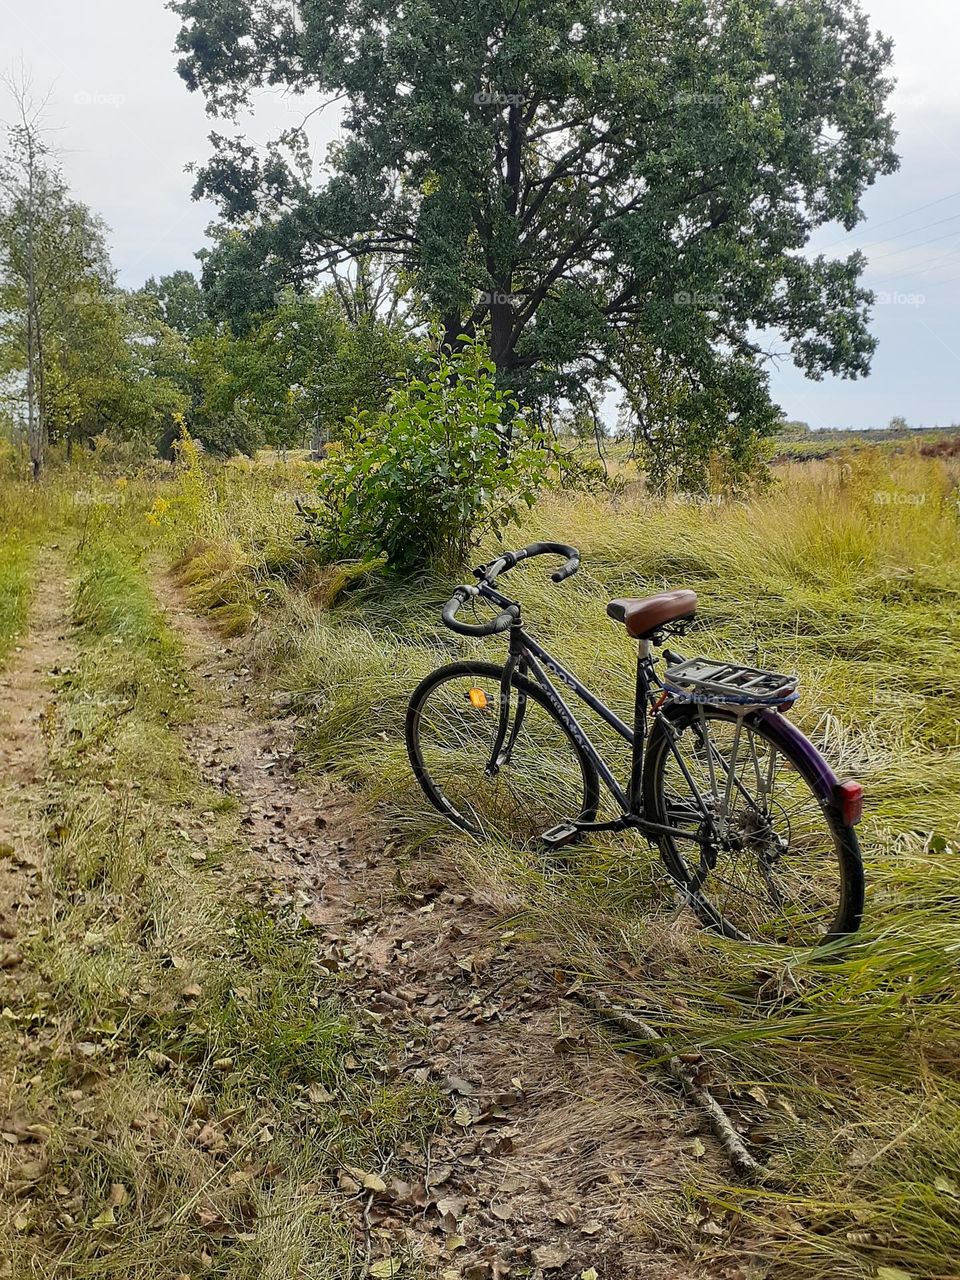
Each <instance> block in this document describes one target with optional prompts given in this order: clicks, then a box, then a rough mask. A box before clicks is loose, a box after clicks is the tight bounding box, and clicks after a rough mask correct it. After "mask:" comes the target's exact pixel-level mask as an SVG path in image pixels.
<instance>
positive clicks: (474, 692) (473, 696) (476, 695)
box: [467, 689, 487, 711]
mask: <svg viewBox="0 0 960 1280" xmlns="http://www.w3.org/2000/svg"><path fill="white" fill-rule="evenodd" d="M467 697H468V698H469V699H470V701H471V702H472V703H473V705H474V706H475V707H479V708H480V710H481V711H482V710H483V708H484V707H485V706H486V705H487V695H486V694H485V693H484V692H483V690H482V689H471V690H470V692H469V693H468V694H467Z"/></svg>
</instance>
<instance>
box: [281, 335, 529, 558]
mask: <svg viewBox="0 0 960 1280" xmlns="http://www.w3.org/2000/svg"><path fill="white" fill-rule="evenodd" d="M494 374H495V370H494V365H493V363H492V362H491V360H490V359H489V357H488V355H487V354H486V352H485V350H484V348H483V346H482V345H481V344H480V343H478V342H468V343H467V344H466V345H465V346H464V347H463V348H462V350H461V351H459V352H457V353H456V354H452V353H451V352H450V351H449V350H447V349H444V348H443V347H442V346H441V345H440V344H439V343H438V344H437V345H436V347H435V349H434V350H433V352H432V354H431V357H430V360H429V362H428V365H427V370H426V373H425V376H424V378H423V379H421V378H409V379H407V381H406V382H404V383H403V384H402V385H401V386H399V387H398V388H396V389H395V390H394V391H393V392H392V393H391V396H390V400H389V402H388V405H387V408H386V410H385V411H384V412H383V413H380V414H376V415H370V414H368V413H359V414H356V415H354V416H353V417H352V418H350V419H349V420H348V422H347V427H346V430H345V432H344V436H343V439H342V442H341V443H340V444H339V446H338V447H337V448H335V449H333V450H331V452H330V454H329V456H328V457H326V458H325V459H324V461H323V462H322V463H321V465H320V468H319V474H318V483H317V501H316V505H314V506H311V507H309V508H308V507H304V508H303V511H304V515H305V516H306V518H307V524H308V531H309V536H310V538H311V540H312V541H313V542H314V543H315V545H316V546H317V548H318V550H319V553H320V555H321V558H322V559H323V560H324V561H326V562H328V563H329V562H331V561H337V560H358V559H362V560H369V559H371V558H374V557H376V556H383V557H385V558H386V562H387V564H388V565H389V567H390V568H391V569H394V570H396V571H398V572H401V573H416V572H420V571H424V570H434V571H437V572H442V573H445V572H453V571H456V570H458V569H459V568H460V567H461V566H462V565H463V563H464V562H465V560H466V559H467V557H468V555H469V553H470V549H471V548H472V547H473V546H474V545H475V544H476V543H477V541H478V540H479V539H480V538H481V537H482V536H483V535H484V534H485V533H487V532H488V531H489V532H492V533H495V534H499V533H500V532H501V531H502V530H504V529H506V528H508V527H509V526H510V525H511V524H515V523H517V522H518V520H519V518H520V516H521V514H522V512H523V511H524V510H525V509H526V508H528V507H532V506H533V504H534V502H535V501H536V496H537V493H538V492H539V490H540V488H541V487H542V485H543V484H544V482H545V480H546V477H547V472H548V469H549V466H550V460H551V459H550V454H549V453H548V451H547V448H546V442H545V440H544V438H543V437H542V436H541V435H539V434H538V433H537V432H536V431H534V430H532V429H531V428H530V427H529V426H528V425H527V423H526V422H525V421H524V420H523V418H522V417H521V415H520V412H519V407H518V405H517V402H516V401H515V400H514V399H512V398H511V396H510V393H509V392H506V391H503V390H500V389H498V388H497V386H496V384H495V380H494Z"/></svg>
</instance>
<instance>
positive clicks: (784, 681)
mask: <svg viewBox="0 0 960 1280" xmlns="http://www.w3.org/2000/svg"><path fill="white" fill-rule="evenodd" d="M798 683H799V677H798V676H787V675H783V674H781V673H780V672H777V671H764V670H763V669H762V668H760V667H741V666H739V665H738V664H737V663H734V662H715V661H713V660H712V659H710V658H688V659H687V660H686V661H684V662H678V663H677V664H676V665H675V666H672V667H668V668H667V670H666V671H665V672H664V685H665V688H667V689H668V690H669V692H670V693H671V694H672V695H673V696H674V697H676V698H682V699H684V700H686V701H688V702H703V703H708V704H710V705H720V706H736V707H740V708H750V707H785V706H790V705H791V704H792V703H794V702H796V700H797V698H798V697H799V693H798V691H797V685H798Z"/></svg>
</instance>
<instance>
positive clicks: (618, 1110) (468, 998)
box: [154, 576, 742, 1280]
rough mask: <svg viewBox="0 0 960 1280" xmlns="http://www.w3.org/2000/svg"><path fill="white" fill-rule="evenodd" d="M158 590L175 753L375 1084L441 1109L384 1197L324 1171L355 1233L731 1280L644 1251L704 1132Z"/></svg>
mask: <svg viewBox="0 0 960 1280" xmlns="http://www.w3.org/2000/svg"><path fill="white" fill-rule="evenodd" d="M154 585H155V590H156V592H157V595H158V597H159V598H160V600H161V603H162V604H163V606H164V608H165V611H166V613H167V617H168V622H169V624H170V625H171V626H172V627H173V628H174V629H175V631H176V632H177V633H178V634H179V635H180V636H181V638H182V641H183V644H184V647H185V663H186V667H187V670H188V671H189V672H190V675H191V679H192V680H193V681H194V682H195V683H196V684H197V685H198V686H205V687H206V690H207V702H208V706H209V711H208V712H207V714H206V715H205V716H204V719H203V722H202V723H197V724H194V725H191V726H188V727H187V728H185V729H184V730H182V733H183V736H184V741H185V744H186V748H187V751H188V754H189V755H190V756H191V757H192V759H193V761H194V762H195V764H196V766H197V768H198V769H199V771H200V772H201V774H202V775H203V777H204V779H205V780H206V781H207V782H208V783H209V784H212V785H214V786H216V787H218V788H220V789H222V790H223V791H224V792H226V793H228V794H230V795H232V796H234V797H235V798H236V799H237V801H238V802H239V804H240V806H241V811H242V825H243V827H244V828H245V830H246V833H247V836H248V839H249V842H250V846H251V848H252V850H253V852H254V853H255V855H256V856H257V858H258V860H259V863H260V866H261V867H262V869H263V876H264V882H265V884H266V885H267V886H268V887H269V889H270V892H271V894H272V896H273V897H274V898H275V900H277V901H278V902H280V903H281V904H287V905H291V904H292V905H293V906H294V907H296V908H299V909H300V910H301V911H302V913H303V914H304V915H305V916H306V917H307V919H309V920H310V922H311V923H312V924H313V925H315V926H316V927H317V930H318V933H319V954H320V957H321V961H320V962H321V963H322V964H324V965H326V966H328V967H329V969H330V970H331V971H332V972H335V973H336V974H337V976H338V979H339V980H340V982H341V983H342V984H343V985H344V986H345V988H346V990H347V991H348V993H349V999H350V1003H351V1005H352V1006H353V1007H354V1009H355V1010H356V1016H357V1018H358V1019H359V1020H360V1021H361V1022H363V1021H373V1022H375V1023H376V1024H378V1025H379V1027H380V1029H381V1031H385V1032H386V1033H387V1034H388V1035H389V1036H390V1042H391V1043H392V1044H396V1045H397V1046H398V1050H399V1051H398V1055H397V1059H396V1061H395V1062H393V1063H391V1064H385V1068H384V1070H385V1078H390V1079H392V1080H394V1081H396V1080H397V1079H398V1078H399V1079H403V1078H407V1079H409V1080H410V1081H411V1082H416V1083H417V1084H420V1085H423V1084H428V1085H433V1084H435V1085H436V1086H437V1087H438V1088H439V1089H440V1090H441V1091H442V1093H444V1094H446V1095H447V1097H448V1099H449V1103H448V1112H449V1115H448V1119H447V1121H446V1123H445V1124H444V1125H443V1126H442V1128H441V1130H440V1132H439V1133H438V1134H437V1135H436V1136H435V1137H434V1138H433V1139H432V1141H431V1143H430V1147H429V1149H428V1151H427V1152H426V1153H425V1155H423V1156H422V1157H421V1156H420V1155H419V1154H418V1153H417V1152H415V1151H414V1150H412V1148H408V1149H406V1150H403V1151H402V1152H401V1153H400V1159H399V1160H398V1161H397V1162H396V1164H392V1162H393V1160H394V1154H396V1153H393V1154H391V1153H389V1152H386V1153H384V1165H383V1168H381V1169H380V1170H378V1171H375V1173H376V1177H377V1178H378V1179H382V1180H383V1182H384V1183H386V1188H385V1190H384V1191H382V1192H381V1191H378V1190H376V1188H377V1187H378V1186H379V1185H380V1184H379V1183H378V1182H376V1181H374V1182H373V1183H372V1184H371V1186H370V1188H365V1187H362V1186H360V1185H358V1182H357V1176H358V1175H355V1174H354V1173H352V1172H350V1171H347V1172H345V1173H344V1174H343V1175H341V1189H342V1190H343V1191H344V1192H346V1193H347V1195H348V1196H349V1195H350V1194H351V1193H353V1194H357V1193H359V1195H358V1203H359V1205H360V1206H361V1207H362V1219H363V1229H364V1231H365V1232H366V1233H367V1234H368V1237H369V1234H370V1233H374V1234H376V1233H377V1232H381V1231H388V1232H389V1231H402V1232H403V1233H405V1234H406V1236H407V1238H408V1239H410V1238H411V1237H412V1236H414V1235H415V1236H416V1237H417V1238H418V1246H419V1247H418V1252H420V1253H421V1256H422V1258H423V1261H424V1262H425V1263H426V1264H427V1267H428V1274H431V1275H438V1276H443V1277H445V1278H446V1277H450V1278H451V1280H453V1278H454V1277H460V1276H462V1277H465V1278H468V1280H487V1278H490V1280H495V1278H496V1277H501V1276H502V1277H506V1276H518V1275H524V1276H527V1275H534V1276H539V1275H546V1276H547V1277H578V1276H580V1275H581V1274H584V1273H585V1274H587V1275H591V1272H590V1268H594V1269H595V1273H596V1275H597V1276H598V1277H609V1278H610V1280H613V1277H616V1278H617V1280H631V1278H632V1277H637V1278H639V1277H641V1276H642V1277H644V1280H657V1277H664V1278H666V1277H670V1278H671V1280H681V1278H683V1277H687V1276H690V1277H692V1276H694V1275H696V1276H704V1275H707V1274H724V1275H727V1276H736V1275H740V1274H742V1273H741V1272H740V1270H739V1268H738V1267H737V1266H732V1265H731V1261H732V1260H730V1259H728V1260H727V1265H726V1267H725V1269H723V1270H722V1271H721V1270H720V1269H719V1268H718V1270H716V1271H715V1272H711V1271H708V1270H705V1268H704V1265H703V1264H702V1263H701V1264H699V1265H696V1266H695V1267H694V1269H690V1264H689V1263H688V1262H685V1261H681V1260H680V1259H678V1258H677V1256H676V1255H675V1254H670V1253H667V1252H664V1251H662V1250H661V1249H660V1248H659V1247H658V1246H657V1243H656V1235H657V1233H656V1226H655V1217H656V1213H657V1212H658V1211H662V1210H663V1208H664V1204H665V1202H666V1200H667V1199H668V1198H669V1197H670V1195H671V1193H672V1192H675V1191H676V1190H677V1189H678V1188H679V1187H680V1185H681V1183H682V1182H683V1180H684V1172H685V1167H686V1173H687V1174H689V1172H690V1169H689V1166H687V1164H686V1162H687V1160H688V1158H691V1159H696V1158H702V1157H703V1151H704V1147H703V1144H702V1142H701V1141H700V1139H699V1138H698V1136H697V1135H698V1133H699V1132H700V1129H701V1123H700V1119H699V1118H698V1117H697V1116H696V1115H695V1114H694V1113H693V1112H691V1110H690V1109H689V1107H688V1106H687V1105H686V1104H684V1102H683V1101H682V1100H681V1099H680V1098H679V1097H677V1098H673V1097H672V1096H671V1094H670V1091H669V1089H667V1090H664V1087H663V1084H662V1080H660V1078H659V1077H657V1078H654V1077H651V1079H650V1081H647V1080H645V1079H644V1078H643V1077H642V1076H641V1075H639V1074H638V1073H637V1072H636V1071H634V1070H632V1069H630V1068H629V1067H628V1066H627V1065H625V1063H624V1061H623V1060H622V1059H621V1058H619V1057H618V1056H616V1055H615V1054H613V1053H612V1052H611V1051H610V1050H609V1049H608V1048H607V1047H606V1046H605V1045H604V1044H603V1043H602V1042H601V1041H600V1040H599V1038H598V1037H597V1035H596V1034H595V1032H594V1031H593V1029H592V1028H591V1027H590V1026H589V1025H588V1024H587V1023H586V1022H585V1021H584V1020H583V1019H582V1018H581V1016H580V1015H579V1014H578V1011H577V1009H576V1006H575V1005H573V1004H572V1003H571V1002H570V1001H569V1000H567V999H566V998H565V997H566V994H567V992H568V987H569V983H568V979H567V977H566V975H565V974H564V973H563V972H562V970H561V969H559V968H557V967H555V965H554V964H553V962H552V961H551V960H550V959H549V957H545V956H544V954H543V952H542V951H541V950H540V949H539V948H538V947H537V946H535V945H534V944H533V942H532V941H531V940H530V939H529V938H528V939H524V938H523V937H522V936H521V933H520V931H518V930H514V929H512V928H511V927H510V922H509V920H508V919H505V918H504V915H503V912H502V909H501V908H502V904H501V903H497V902H496V901H493V900H485V899H484V897H483V895H482V894H481V893H478V892H477V891H476V890H473V891H471V890H470V889H468V888H467V887H465V886H464V885H463V884H462V883H458V880H457V877H456V875H455V873H454V872H453V870H452V869H451V868H449V867H445V866H443V865H441V864H439V863H438V862H436V861H430V862H426V863H421V864H418V865H416V866H414V867H411V866H410V865H409V864H408V863H404V862H403V861H402V860H401V858H400V856H399V854H395V853H394V852H393V849H392V845H391V841H390V839H389V833H387V832H384V831H383V830H378V829H377V827H376V825H375V822H374V821H373V820H372V819H371V818H370V817H368V816H365V815H364V814H363V813H362V812H361V811H360V809H359V808H358V806H357V803H356V801H355V800H354V798H353V797H352V796H351V795H350V794H349V793H348V792H347V791H345V790H344V789H343V788H342V786H341V785H340V784H339V783H334V782H332V781H331V780H329V779H328V778H326V777H323V776H321V777H319V778H317V777H316V776H314V775H306V774H304V773H302V772H300V771H299V768H298V760H297V755H296V752H295V750H294V745H293V729H292V727H291V726H290V724H289V722H288V721H284V720H283V719H279V720H278V719H275V718H271V717H270V716H269V715H267V716H264V714H263V710H262V706H259V705H258V690H257V686H256V684H255V682H254V681H253V680H252V678H251V672H250V668H249V666H248V659H247V649H246V647H245V644H244V642H239V641H224V640H223V639H222V638H221V637H219V636H218V635H216V634H215V633H214V631H213V630H212V629H211V628H210V627H209V625H208V624H207V623H206V622H205V621H203V620H201V619H200V618H198V617H197V616H196V615H195V614H194V613H193V612H191V610H190V609H189V608H188V607H187V606H186V604H185V602H184V600H183V598H182V597H181V595H180V594H179V592H178V591H177V589H176V588H175V587H174V586H173V585H172V584H171V582H170V580H169V579H167V578H166V577H163V576H157V577H156V578H155V579H154ZM401 1046H402V1048H401ZM707 1141H708V1142H709V1139H707ZM707 1158H708V1159H709V1158H710V1157H709V1156H708V1157H707ZM367 1191H369V1193H367ZM358 1211H359V1210H358ZM692 1220H693V1221H696V1218H695V1215H694V1217H693V1219H692ZM691 1232H693V1233H695V1232H696V1227H691ZM714 1265H717V1264H716V1262H714ZM371 1274H381V1273H379V1272H376V1271H373V1272H372V1273H371ZM391 1274H392V1273H391Z"/></svg>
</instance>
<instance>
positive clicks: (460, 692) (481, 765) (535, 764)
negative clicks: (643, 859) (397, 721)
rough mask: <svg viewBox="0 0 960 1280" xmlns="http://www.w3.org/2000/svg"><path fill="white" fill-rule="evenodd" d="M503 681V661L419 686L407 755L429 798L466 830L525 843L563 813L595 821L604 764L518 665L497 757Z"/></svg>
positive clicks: (440, 674) (437, 674) (461, 668)
mask: <svg viewBox="0 0 960 1280" xmlns="http://www.w3.org/2000/svg"><path fill="white" fill-rule="evenodd" d="M502 680H503V668H502V667H499V666H497V665H495V664H494V663H490V662H455V663H452V664H451V665H450V666H447V667H441V668H440V669H439V670H438V671H434V672H432V673H431V674H430V675H429V676H427V678H426V679H425V680H423V681H422V682H421V683H420V685H419V686H418V687H417V689H416V690H415V691H414V694H413V697H412V698H411V699H410V706H409V708H408V710H407V723H406V739H407V753H408V754H409V756H410V763H411V765H412V767H413V772H414V774H415V775H416V778H417V781H418V782H419V783H420V785H421V787H422V788H423V791H424V794H425V795H426V797H427V799H428V800H429V801H430V803H431V804H432V805H433V806H434V807H435V808H436V809H438V810H439V811H440V813H442V814H443V815H444V817H445V818H447V819H448V820H449V821H450V822H452V823H453V824H454V825H455V826H457V827H459V828H460V829H461V830H463V831H468V832H470V833H471V834H473V835H477V836H501V837H506V838H508V839H510V840H513V841H518V842H520V843H522V844H527V843H530V842H535V841H536V840H537V838H538V837H540V836H542V835H543V833H544V832H545V831H547V830H549V828H551V827H554V826H556V825H557V823H558V822H561V821H574V820H579V821H583V822H593V821H595V819H596V815H597V809H598V807H599V804H600V785H599V779H598V777H597V771H596V769H595V767H594V766H593V764H592V762H591V761H590V759H589V757H588V756H587V755H586V753H585V752H584V751H583V749H582V748H581V747H580V745H579V743H577V741H576V740H575V739H574V737H573V735H572V734H571V733H570V731H569V730H568V729H567V727H566V725H564V724H563V722H562V721H561V720H560V719H559V717H558V716H557V714H556V712H555V711H554V710H553V707H552V706H551V705H550V703H549V701H548V700H547V698H546V696H545V695H544V693H543V692H542V690H541V689H540V688H539V687H538V686H537V685H535V684H534V683H533V682H532V681H530V680H528V679H527V678H526V677H525V676H522V675H519V674H517V673H515V674H514V676H513V678H512V681H511V685H510V705H509V720H508V730H507V736H506V740H505V742H504V745H503V748H502V749H501V751H500V752H499V757H498V759H497V760H496V761H492V758H491V757H492V753H493V748H494V745H495V743H496V739H497V733H498V729H499V725H500V706H501V698H502Z"/></svg>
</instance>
